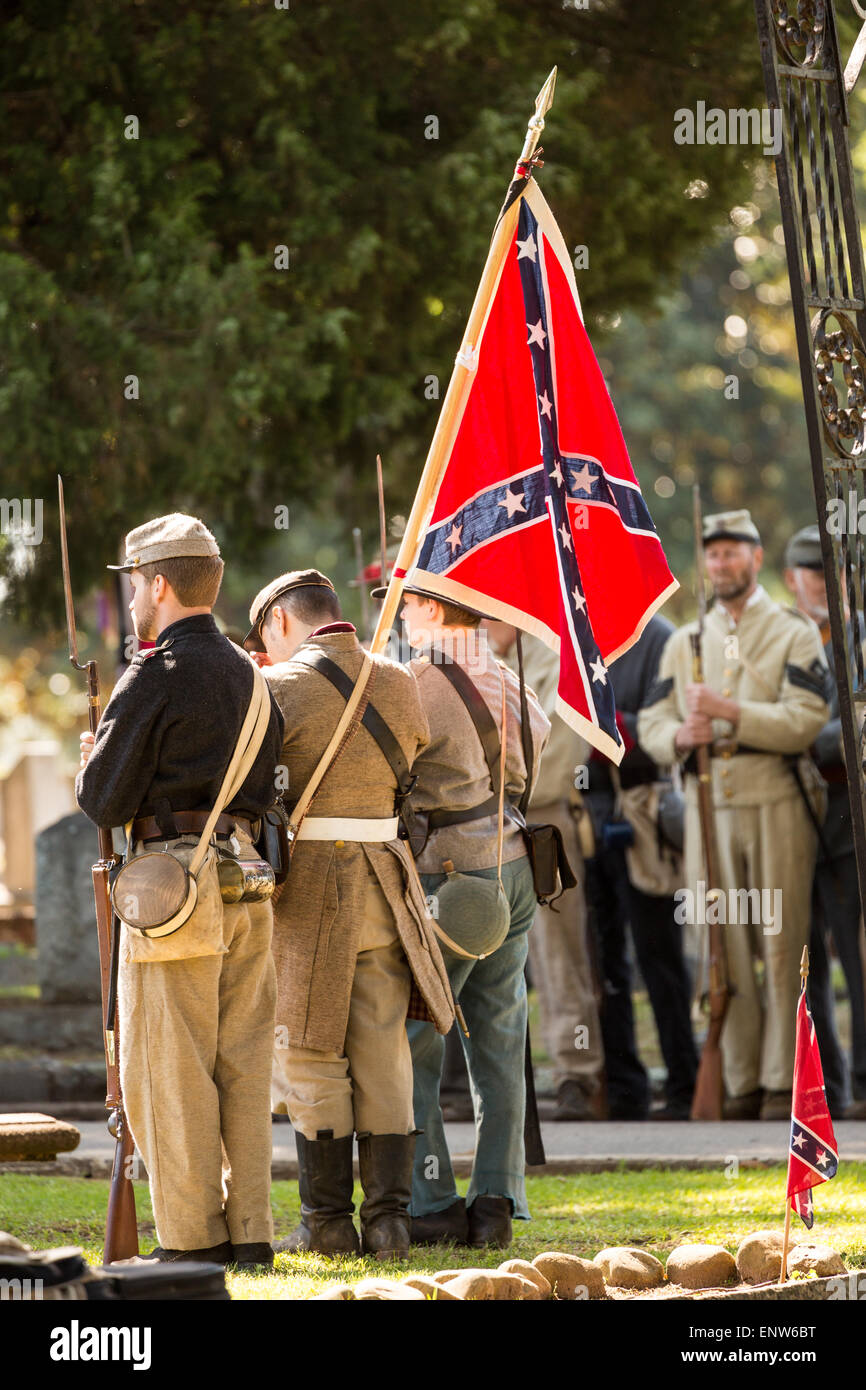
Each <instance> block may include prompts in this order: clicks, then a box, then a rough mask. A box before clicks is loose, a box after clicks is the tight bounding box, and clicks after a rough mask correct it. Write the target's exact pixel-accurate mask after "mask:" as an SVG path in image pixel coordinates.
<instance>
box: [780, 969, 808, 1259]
mask: <svg viewBox="0 0 866 1390" xmlns="http://www.w3.org/2000/svg"><path fill="white" fill-rule="evenodd" d="M808 978H809V947H808V946H804V947H803V954H802V956H801V957H800V979H801V981H802V984H801V985H800V991H801V993H802V991H803V990H804V989H805V988H806V981H807V980H808ZM794 1045H795V1047H796V1043H795V1044H794ZM796 1082H797V1078H796V1077H794V1082H793V1086H796ZM793 1086H792V1092H791V1112H792V1113H793V1110H794V1098H793ZM788 1143H789V1152H788V1169H787V1170H786V1172H785V1234H784V1236H783V1237H782V1262H781V1266H780V1269H779V1279H780V1282H781V1283H783V1284H784V1283H785V1281H786V1279H787V1278H788V1243H789V1238H790V1234H791V1199H790V1197H789V1196H788V1172H789V1171H790V1168H791V1154H790V1140H789V1141H788Z"/></svg>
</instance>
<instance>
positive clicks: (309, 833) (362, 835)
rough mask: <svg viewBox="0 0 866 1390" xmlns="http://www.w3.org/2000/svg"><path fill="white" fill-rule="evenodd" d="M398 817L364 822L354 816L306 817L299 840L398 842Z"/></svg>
mask: <svg viewBox="0 0 866 1390" xmlns="http://www.w3.org/2000/svg"><path fill="white" fill-rule="evenodd" d="M397 826H398V821H397V817H396V816H390V817H388V818H387V819H383V818H381V817H379V818H376V819H375V820H374V819H370V820H363V819H359V818H355V817H352V816H305V817H304V819H303V821H302V822H301V828H300V830H299V831H298V836H297V838H298V839H299V840H358V841H366V842H367V843H368V844H372V843H374V842H376V841H384V840H396V838H397Z"/></svg>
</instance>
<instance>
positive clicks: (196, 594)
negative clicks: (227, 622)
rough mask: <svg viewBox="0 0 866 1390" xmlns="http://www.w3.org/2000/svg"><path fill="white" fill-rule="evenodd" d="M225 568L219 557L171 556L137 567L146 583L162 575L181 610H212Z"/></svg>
mask: <svg viewBox="0 0 866 1390" xmlns="http://www.w3.org/2000/svg"><path fill="white" fill-rule="evenodd" d="M224 568H225V567H224V565H223V562H222V560H221V559H220V557H219V555H172V557H171V559H169V560H151V561H150V563H149V564H147V565H139V567H138V572H139V574H140V575H142V577H143V578H144V580H145V582H146V583H147V584H151V583H152V582H153V580H154V579H155V578H156V576H157V575H158V574H161V575H162V577H163V579H164V580H165V581H166V583H167V584H170V585H171V587H172V589H173V590H174V594H175V598H176V599H177V601H178V603H180V604H182V605H183V607H184V608H213V606H214V604H215V603H216V601H217V594H218V593H219V591H220V584H221V583H222V577H223V569H224Z"/></svg>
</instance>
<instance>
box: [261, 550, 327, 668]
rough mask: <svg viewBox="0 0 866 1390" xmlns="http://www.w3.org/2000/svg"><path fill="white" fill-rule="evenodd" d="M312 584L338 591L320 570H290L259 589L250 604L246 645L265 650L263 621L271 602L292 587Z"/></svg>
mask: <svg viewBox="0 0 866 1390" xmlns="http://www.w3.org/2000/svg"><path fill="white" fill-rule="evenodd" d="M310 586H313V587H315V586H319V587H321V588H323V589H330V590H331V592H332V593H336V589H335V588H334V586H333V584H332V583H331V581H330V579H328V577H327V575H324V574H322V573H321V571H320V570H290V571H289V572H288V573H287V574H281V575H280V577H279V578H278V579H273V580H271V582H270V584H266V585H265V587H264V588H263V589H259V592H258V593H257V594H256V596H255V598H254V599H253V601H252V603H251V604H250V623H251V627H250V630H249V632H248V633H247V635H246V637H245V638H244V646H247V643H252V644H253V645H254V646H255V647H256V648H257V650H258V651H263V650H264V643H263V642H262V634H261V622H262V618H263V617H264V616H265V613H266V612H267V611H268V609H269V608H270V606H271V604H272V603H273V602H274V600H275V599H278V598H282V596H283V594H288V593H290V592H291V590H292V589H306V588H308V587H310Z"/></svg>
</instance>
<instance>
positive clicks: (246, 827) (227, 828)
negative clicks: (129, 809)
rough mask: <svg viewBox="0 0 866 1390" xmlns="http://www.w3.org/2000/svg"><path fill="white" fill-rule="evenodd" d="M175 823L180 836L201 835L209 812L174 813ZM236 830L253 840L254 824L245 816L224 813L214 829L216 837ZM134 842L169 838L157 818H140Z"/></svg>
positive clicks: (135, 823) (137, 822)
mask: <svg viewBox="0 0 866 1390" xmlns="http://www.w3.org/2000/svg"><path fill="white" fill-rule="evenodd" d="M172 815H173V817H174V823H175V825H176V826H177V831H178V834H179V835H200V834H201V832H202V831H203V830H204V828H205V826H206V825H207V822H208V816H209V815H210V812H209V811H174V812H172ZM235 829H237V830H240V831H241V832H242V833H243V834H244V835H249V837H250V839H253V827H252V822H251V821H249V820H247V819H246V817H245V816H229V815H226V814H225V813H223V815H221V816H219V817H218V819H217V823H216V826H215V827H214V834H215V835H222V836H229V835H233V834H234V832H235ZM132 838H133V840H144V841H145V842H146V841H148V840H165V839H166V838H170V837H167V836H166V835H165V834H164V833H163V831H162V830H160V828H159V823H158V821H157V819H156V817H155V816H139V818H138V819H137V820H134V821H133V822H132Z"/></svg>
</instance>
